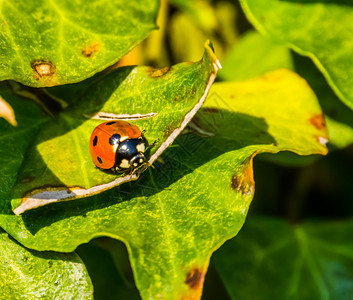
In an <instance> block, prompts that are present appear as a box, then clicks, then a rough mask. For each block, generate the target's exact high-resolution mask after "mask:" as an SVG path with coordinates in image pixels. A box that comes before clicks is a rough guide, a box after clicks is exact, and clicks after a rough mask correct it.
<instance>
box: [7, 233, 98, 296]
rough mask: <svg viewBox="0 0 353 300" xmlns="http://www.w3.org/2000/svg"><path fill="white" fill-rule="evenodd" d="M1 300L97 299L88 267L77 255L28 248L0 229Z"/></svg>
mask: <svg viewBox="0 0 353 300" xmlns="http://www.w3.org/2000/svg"><path fill="white" fill-rule="evenodd" d="M0 250H1V256H0V287H1V289H0V298H1V299H20V298H27V299H72V298H76V299H78V298H79V299H93V287H92V283H91V280H90V278H89V276H88V273H87V271H86V268H85V266H84V265H83V263H82V261H81V259H80V258H79V257H78V256H77V255H76V254H74V253H55V252H38V251H34V250H29V249H26V248H24V247H22V246H20V245H19V244H18V243H17V242H15V241H14V240H13V239H12V238H11V237H10V236H9V235H8V234H7V233H5V232H4V231H3V230H1V229H0Z"/></svg>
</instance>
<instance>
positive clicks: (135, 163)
mask: <svg viewBox="0 0 353 300" xmlns="http://www.w3.org/2000/svg"><path fill="white" fill-rule="evenodd" d="M144 163H146V157H145V156H144V154H143V153H139V154H136V155H135V156H134V157H133V158H131V159H130V166H131V168H132V169H137V168H139V167H140V166H142V165H143V164H144Z"/></svg>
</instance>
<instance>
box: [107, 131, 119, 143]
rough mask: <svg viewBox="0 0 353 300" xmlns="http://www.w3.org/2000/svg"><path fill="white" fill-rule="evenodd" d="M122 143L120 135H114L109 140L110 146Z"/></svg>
mask: <svg viewBox="0 0 353 300" xmlns="http://www.w3.org/2000/svg"><path fill="white" fill-rule="evenodd" d="M119 143H120V134H117V133H114V134H113V135H112V136H111V137H110V138H109V144H110V145H117V144H119Z"/></svg>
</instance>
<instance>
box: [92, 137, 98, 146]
mask: <svg viewBox="0 0 353 300" xmlns="http://www.w3.org/2000/svg"><path fill="white" fill-rule="evenodd" d="M97 141H98V137H97V136H95V137H94V139H93V146H96V145H97Z"/></svg>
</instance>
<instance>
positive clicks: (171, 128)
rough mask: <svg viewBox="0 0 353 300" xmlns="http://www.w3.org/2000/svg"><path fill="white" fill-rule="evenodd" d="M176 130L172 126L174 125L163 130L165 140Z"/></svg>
mask: <svg viewBox="0 0 353 300" xmlns="http://www.w3.org/2000/svg"><path fill="white" fill-rule="evenodd" d="M174 130H175V127H174V126H172V125H167V126H166V127H165V128H164V130H163V136H164V138H168V137H169V136H170V135H171V134H172V133H173V131H174Z"/></svg>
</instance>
